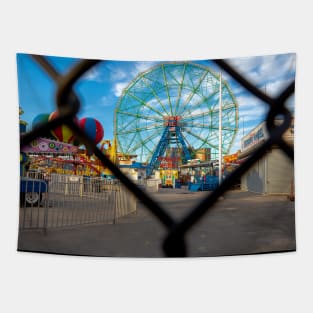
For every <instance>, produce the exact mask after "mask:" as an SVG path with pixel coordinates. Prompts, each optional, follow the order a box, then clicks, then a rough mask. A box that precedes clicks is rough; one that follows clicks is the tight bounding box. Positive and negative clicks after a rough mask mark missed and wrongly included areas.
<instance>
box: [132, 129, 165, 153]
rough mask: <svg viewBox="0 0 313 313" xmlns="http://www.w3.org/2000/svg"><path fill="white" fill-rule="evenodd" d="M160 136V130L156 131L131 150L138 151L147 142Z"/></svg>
mask: <svg viewBox="0 0 313 313" xmlns="http://www.w3.org/2000/svg"><path fill="white" fill-rule="evenodd" d="M159 134H160V132H159V131H158V130H156V131H155V132H153V133H152V134H151V135H150V136H149V137H147V138H145V139H144V140H141V141H140V142H138V143H137V144H136V145H135V146H134V147H132V148H131V150H132V151H136V150H137V149H138V148H140V146H142V145H145V144H146V143H147V142H149V140H151V139H154V138H155V137H157V136H159Z"/></svg>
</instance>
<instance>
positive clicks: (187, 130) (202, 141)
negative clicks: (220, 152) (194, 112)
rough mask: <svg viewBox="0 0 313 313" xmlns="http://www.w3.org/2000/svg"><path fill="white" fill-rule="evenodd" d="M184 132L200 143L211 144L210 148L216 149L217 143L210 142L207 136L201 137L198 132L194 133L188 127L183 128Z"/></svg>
mask: <svg viewBox="0 0 313 313" xmlns="http://www.w3.org/2000/svg"><path fill="white" fill-rule="evenodd" d="M185 132H186V133H188V134H189V135H191V136H193V137H194V138H196V139H197V140H199V141H200V142H201V143H202V145H203V143H205V144H207V145H209V146H211V147H212V148H215V149H218V146H217V145H213V144H212V143H210V142H208V141H207V138H202V137H201V136H199V135H198V134H195V133H194V132H192V131H191V130H189V129H185Z"/></svg>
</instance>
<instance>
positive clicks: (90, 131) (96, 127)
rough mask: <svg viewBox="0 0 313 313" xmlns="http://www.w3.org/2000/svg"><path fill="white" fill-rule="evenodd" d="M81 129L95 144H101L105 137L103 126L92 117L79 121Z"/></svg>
mask: <svg viewBox="0 0 313 313" xmlns="http://www.w3.org/2000/svg"><path fill="white" fill-rule="evenodd" d="M79 126H80V128H81V129H82V130H83V131H84V132H85V133H86V134H87V136H89V137H90V138H91V139H92V140H93V142H94V143H96V144H97V143H99V142H100V141H101V140H102V138H103V135H104V130H103V127H102V125H101V124H100V122H99V121H98V120H96V119H95V118H92V117H84V118H82V119H81V120H80V121H79Z"/></svg>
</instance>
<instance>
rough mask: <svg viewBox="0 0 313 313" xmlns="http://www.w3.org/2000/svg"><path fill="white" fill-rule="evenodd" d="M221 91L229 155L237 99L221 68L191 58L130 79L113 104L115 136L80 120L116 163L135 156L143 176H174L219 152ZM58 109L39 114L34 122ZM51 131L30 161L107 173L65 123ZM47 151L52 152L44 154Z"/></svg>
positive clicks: (91, 121)
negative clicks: (109, 137)
mask: <svg viewBox="0 0 313 313" xmlns="http://www.w3.org/2000/svg"><path fill="white" fill-rule="evenodd" d="M220 96H222V99H223V101H222V144H221V148H222V154H223V155H227V154H228V153H229V150H230V147H231V145H232V142H233V141H234V138H235V135H236V132H237V129H238V104H237V101H236V99H235V97H234V95H233V93H232V92H231V90H230V87H229V86H228V84H227V82H226V81H225V80H221V79H220V76H219V74H217V73H215V72H213V71H212V70H211V69H210V68H208V67H205V66H202V65H199V64H195V63H191V62H174V63H162V64H158V65H157V66H155V67H152V68H150V69H148V70H147V71H145V72H142V73H140V74H139V75H138V76H137V77H136V78H135V79H134V80H133V81H131V82H130V84H129V85H128V86H127V87H126V88H125V89H124V90H123V92H122V95H121V96H120V98H119V100H118V103H117V105H116V109H115V115H114V139H113V141H110V140H103V128H102V126H101V124H100V123H99V122H98V121H97V120H96V119H93V118H84V119H81V120H80V121H78V123H79V125H80V126H81V127H82V128H83V129H84V130H85V131H86V132H87V133H88V135H89V136H90V138H92V139H93V140H94V142H95V143H97V144H98V143H99V144H100V146H101V150H102V151H103V152H104V153H105V154H106V155H107V156H108V157H109V158H110V159H111V160H112V161H113V162H114V163H115V164H118V163H119V160H120V161H121V160H125V159H127V158H131V157H136V158H137V159H136V161H137V162H136V163H138V164H141V165H142V166H143V167H144V168H145V176H146V178H149V177H153V175H154V174H156V173H157V172H158V171H161V173H163V172H164V170H168V171H172V173H173V175H175V176H176V177H177V171H178V170H179V168H180V166H182V165H184V164H185V166H186V165H187V164H188V162H189V161H190V160H193V159H195V158H199V159H200V160H202V161H206V162H207V161H211V160H216V159H217V158H218V155H219V118H220V117H219V114H220V107H219V101H220ZM56 115H57V114H56V113H55V112H53V113H51V114H40V115H39V116H37V117H36V118H35V119H34V121H33V127H36V125H37V124H38V123H42V122H45V121H48V120H51V119H53V118H55V116H56ZM52 135H53V137H51V138H45V139H43V138H42V139H40V140H39V141H40V142H41V143H42V144H41V146H40V145H39V146H38V147H37V148H38V149H39V148H42V149H46V151H40V153H37V154H36V151H34V148H35V145H34V143H33V146H32V147H31V148H32V149H31V150H28V153H32V155H33V162H32V166H33V167H36V166H37V167H39V166H40V164H41V163H42V164H50V165H51V164H53V166H52V167H54V170H57V171H60V170H61V169H62V170H63V171H64V169H68V171H72V173H73V174H78V173H79V174H86V175H98V176H99V175H103V174H105V175H109V174H110V172H109V171H108V170H107V169H105V168H103V166H101V163H100V162H99V161H98V160H96V159H94V158H93V156H92V155H90V154H89V153H88V151H86V150H81V149H80V148H79V147H78V146H79V145H78V146H77V143H76V142H75V138H74V137H73V134H72V133H71V132H70V130H69V129H67V127H66V126H60V127H59V128H58V129H56V130H53V131H52ZM52 138H53V139H52ZM35 143H36V142H35ZM37 144H38V140H37ZM74 144H76V146H75V145H74ZM60 146H61V147H62V148H61V149H60ZM57 147H59V149H58V150H56V149H57ZM25 149H26V150H25V151H26V152H27V148H25ZM28 149H30V148H29V147H28ZM49 149H50V150H51V149H52V150H53V151H50V150H49ZM64 149H65V151H64ZM37 152H38V151H37ZM47 152H50V153H51V154H52V155H53V157H47V156H46V155H45V153H47ZM35 155H36V156H35ZM65 155H67V156H68V157H67V158H66V157H65ZM34 158H35V159H34ZM69 164H72V166H71V167H70V166H69ZM162 171H163V172H162ZM170 174H171V173H170ZM166 175H169V173H168V172H167V174H166ZM161 178H162V177H161Z"/></svg>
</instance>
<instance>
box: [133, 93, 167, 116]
mask: <svg viewBox="0 0 313 313" xmlns="http://www.w3.org/2000/svg"><path fill="white" fill-rule="evenodd" d="M127 94H128V95H129V96H130V97H132V98H134V99H135V100H137V101H138V102H140V103H141V104H142V105H144V106H145V107H147V108H149V109H150V110H151V111H153V112H155V113H157V114H158V115H160V116H162V117H163V114H162V113H161V112H160V111H159V110H157V109H156V108H153V107H152V106H150V105H149V104H148V103H147V102H146V101H143V100H142V99H140V98H138V97H137V96H135V95H134V94H133V93H131V92H129V91H127Z"/></svg>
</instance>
